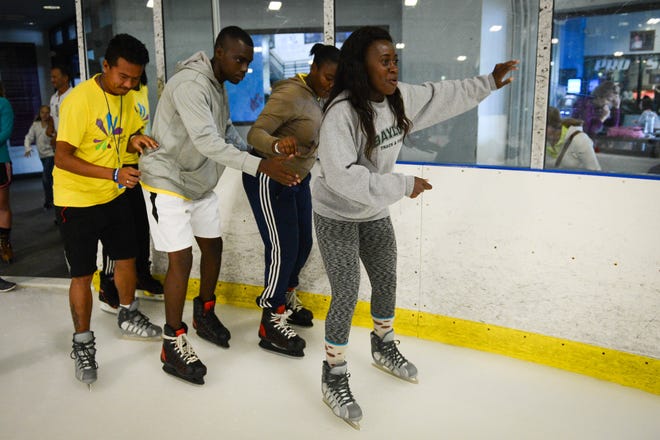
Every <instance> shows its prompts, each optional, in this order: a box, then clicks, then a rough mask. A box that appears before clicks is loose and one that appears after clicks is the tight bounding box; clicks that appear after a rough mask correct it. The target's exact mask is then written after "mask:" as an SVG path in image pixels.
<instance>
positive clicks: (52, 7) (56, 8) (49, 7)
mask: <svg viewBox="0 0 660 440" xmlns="http://www.w3.org/2000/svg"><path fill="white" fill-rule="evenodd" d="M43 8H44V9H46V10H48V11H59V10H60V6H59V5H44V6H43Z"/></svg>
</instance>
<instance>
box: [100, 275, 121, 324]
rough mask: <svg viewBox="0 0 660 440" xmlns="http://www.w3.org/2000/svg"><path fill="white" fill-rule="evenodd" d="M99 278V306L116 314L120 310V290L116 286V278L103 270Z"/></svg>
mask: <svg viewBox="0 0 660 440" xmlns="http://www.w3.org/2000/svg"><path fill="white" fill-rule="evenodd" d="M99 278H100V281H99V304H100V306H99V307H100V309H101V310H103V311H104V312H108V313H112V314H114V315H116V314H117V313H118V312H119V292H118V291H117V287H116V286H115V279H114V277H113V276H111V275H106V274H105V273H103V272H101V273H100V274H99Z"/></svg>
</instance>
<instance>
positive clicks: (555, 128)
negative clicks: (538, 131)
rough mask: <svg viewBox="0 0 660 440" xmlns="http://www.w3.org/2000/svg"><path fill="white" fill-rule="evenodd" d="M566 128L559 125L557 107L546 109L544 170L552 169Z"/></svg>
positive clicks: (559, 117) (559, 116) (559, 118)
mask: <svg viewBox="0 0 660 440" xmlns="http://www.w3.org/2000/svg"><path fill="white" fill-rule="evenodd" d="M567 131H568V128H567V127H564V126H563V125H561V114H560V112H559V109H558V108H557V107H548V115H547V121H546V126H545V134H546V137H545V168H554V167H555V162H556V161H557V156H559V152H560V151H561V147H562V145H563V140H564V139H565V138H566V132H567Z"/></svg>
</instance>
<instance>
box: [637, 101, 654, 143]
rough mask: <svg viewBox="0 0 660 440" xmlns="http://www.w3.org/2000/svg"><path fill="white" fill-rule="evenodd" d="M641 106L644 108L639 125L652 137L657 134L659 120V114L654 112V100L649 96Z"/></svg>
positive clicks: (638, 121)
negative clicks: (656, 127) (656, 128)
mask: <svg viewBox="0 0 660 440" xmlns="http://www.w3.org/2000/svg"><path fill="white" fill-rule="evenodd" d="M640 105H641V107H642V114H641V115H640V116H639V119H638V120H637V125H638V126H640V127H642V130H644V134H647V135H652V134H653V133H654V132H655V126H656V123H657V119H658V114H657V113H656V112H655V111H654V110H653V100H652V99H651V98H649V97H648V96H644V97H643V98H642V102H641V104H640Z"/></svg>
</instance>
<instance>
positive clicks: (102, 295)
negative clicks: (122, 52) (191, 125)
mask: <svg viewBox="0 0 660 440" xmlns="http://www.w3.org/2000/svg"><path fill="white" fill-rule="evenodd" d="M133 90H134V91H133V92H130V93H134V94H135V95H136V102H135V111H136V112H137V113H138V114H139V115H140V118H142V123H143V124H144V127H145V131H144V133H145V134H150V133H151V131H150V122H151V121H150V116H149V91H148V88H147V74H146V73H145V72H144V71H143V72H142V77H141V78H140V84H138V85H137V87H136V88H135V89H133ZM138 160H139V155H138V154H137V153H131V152H128V151H127V152H126V153H125V154H124V158H123V160H122V162H123V163H124V164H125V165H127V166H130V167H132V168H135V169H136V170H137V169H139V167H138ZM126 197H127V199H128V202H129V205H130V207H131V211H132V214H133V220H134V221H135V238H136V240H137V241H136V250H137V254H136V256H135V269H136V272H137V284H136V289H138V290H142V291H143V292H145V294H144V296H145V297H146V298H150V299H158V300H162V299H163V285H162V284H161V283H160V282H159V281H158V280H156V279H154V277H153V276H152V275H151V261H149V255H150V252H151V246H150V245H151V242H150V241H149V219H148V218H147V207H146V205H145V204H144V197H143V196H142V186H141V185H140V183H139V182H138V183H137V184H136V185H135V186H134V187H133V188H127V189H126ZM114 271H115V262H114V260H113V259H112V258H110V255H108V252H107V250H106V248H105V247H103V267H102V269H101V271H100V273H99V303H100V309H101V310H103V311H105V312H108V313H113V314H116V313H117V311H118V309H119V293H118V292H117V286H115V277H114Z"/></svg>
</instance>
